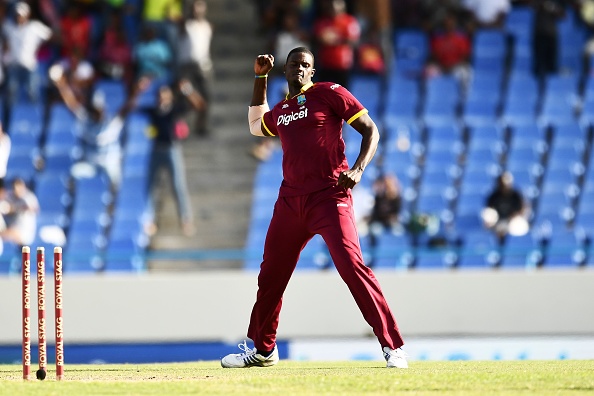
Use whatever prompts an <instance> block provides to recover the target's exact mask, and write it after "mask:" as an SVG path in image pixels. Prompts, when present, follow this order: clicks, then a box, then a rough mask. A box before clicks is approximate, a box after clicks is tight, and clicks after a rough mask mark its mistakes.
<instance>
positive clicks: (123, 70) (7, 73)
mask: <svg viewBox="0 0 594 396" xmlns="http://www.w3.org/2000/svg"><path fill="white" fill-rule="evenodd" d="M212 34H213V27H212V25H211V23H210V22H209V21H208V19H207V2H206V1H204V0H191V1H184V0H151V1H140V0H111V1H84V0H80V1H79V0H68V1H58V0H25V1H14V0H3V1H1V2H0V106H1V107H2V108H1V111H0V115H1V116H2V120H1V124H0V125H1V126H2V128H0V130H1V131H2V132H7V133H1V134H0V137H1V140H0V151H1V153H2V155H1V156H0V170H2V169H5V168H6V166H7V162H8V159H9V157H10V151H11V149H10V147H11V145H10V141H11V138H10V135H11V131H12V130H14V126H13V125H12V123H11V121H12V120H11V118H12V114H13V109H14V108H16V107H18V106H20V105H23V104H24V105H27V106H29V105H33V106H34V107H33V108H36V109H41V112H42V113H43V116H42V120H43V121H42V123H43V125H41V129H42V136H41V137H40V139H39V141H31V152H35V147H36V145H37V144H40V145H41V146H42V147H43V144H44V142H45V140H46V138H47V134H48V132H47V128H48V124H49V118H50V115H51V114H52V113H51V110H52V107H53V106H54V105H56V104H59V105H63V106H65V107H66V108H67V109H69V110H71V112H72V114H73V115H74V117H75V119H76V125H73V127H74V130H75V133H76V138H77V143H76V144H77V145H78V146H80V148H81V149H82V155H81V156H80V158H77V161H79V162H77V164H76V165H80V164H84V165H91V166H92V167H93V168H95V172H97V171H98V172H100V173H102V174H104V175H105V176H106V177H107V179H108V180H109V182H110V187H111V190H112V192H115V193H117V190H118V188H119V184H120V181H121V178H122V156H123V150H122V147H120V146H121V143H122V141H123V140H122V130H123V128H124V122H125V118H126V115H127V114H128V113H129V112H130V111H133V110H136V111H144V112H145V113H146V114H147V117H151V116H150V114H157V115H156V116H155V117H156V118H155V117H152V119H151V122H152V123H156V124H158V125H156V126H155V131H156V133H155V134H154V136H151V138H153V139H154V141H155V144H154V145H152V147H153V149H154V152H153V154H152V155H151V157H150V160H151V164H150V166H149V168H148V169H149V171H150V172H151V174H150V175H149V185H148V186H147V193H148V194H149V196H150V195H151V192H152V191H153V190H154V187H155V186H156V184H157V180H156V174H157V173H158V172H160V169H161V168H163V167H167V168H169V169H168V170H169V172H168V174H170V175H171V177H172V179H173V180H174V182H173V183H172V184H173V186H174V190H175V191H174V194H175V196H176V198H177V203H178V206H180V210H179V213H180V225H181V226H182V230H183V231H184V233H185V234H187V235H190V234H192V233H193V232H194V226H193V224H192V220H193V219H192V215H191V208H188V203H189V198H188V197H187V196H188V191H187V186H186V181H185V170H184V163H183V157H182V156H181V151H180V150H181V149H180V147H179V143H178V140H181V139H184V138H186V137H187V136H188V134H189V133H191V134H194V135H197V136H200V137H204V138H207V137H208V136H209V133H210V122H209V117H208V115H209V100H210V93H211V90H212V87H211V85H212V80H213V65H212V61H211V57H210V43H211V40H212ZM105 81H112V82H115V83H117V84H119V85H121V86H122V87H123V90H124V91H125V94H124V96H127V98H123V99H124V100H123V102H124V104H123V106H122V108H121V109H117V108H116V109H113V108H112V106H110V103H109V102H110V101H113V100H114V99H115V100H116V101H117V99H116V98H110V97H106V93H105V92H103V91H101V89H100V87H99V84H98V83H99V82H105ZM151 87H153V88H155V89H152V90H151V89H150V88H151ZM164 87H168V88H170V91H171V94H172V95H173V96H172V97H173V101H174V102H176V103H177V102H184V103H186V102H189V103H190V105H191V107H193V111H188V110H189V108H190V106H185V107H184V106H177V105H176V111H175V113H172V112H170V109H165V110H163V109H160V107H159V103H160V102H159V95H160V93H159V94H157V92H165V91H164V90H163V89H162V88H164ZM142 91H151V92H155V95H154V100H149V101H148V102H146V101H145V103H144V104H143V105H142V107H141V106H137V107H136V103H135V99H136V97H137V96H139V94H141V93H142ZM183 98H187V99H188V100H187V101H186V100H185V99H183ZM170 107H171V106H170ZM180 109H183V111H179V110H180ZM170 113H171V114H173V115H174V117H173V118H172V117H169V118H171V120H169V119H168V121H167V122H165V121H163V119H164V117H166V115H167V117H168V114H170ZM157 118H158V119H157ZM184 128H185V132H184V131H181V132H180V130H181V129H184ZM164 155H165V157H164ZM42 157H43V155H42ZM38 160H39V161H37V160H36V162H35V166H36V168H37V169H38V170H40V171H41V170H43V158H40V159H38ZM83 169H85V168H83V167H77V166H73V167H72V176H74V177H77V176H78V175H77V172H79V171H81V170H83ZM13 173H14V172H13ZM159 174H160V173H159ZM5 175H6V171H3V172H2V175H0V182H3V179H4V177H5ZM15 177H16V179H17V180H21V179H20V178H19V175H15V174H12V176H11V180H12V179H15ZM25 182H26V184H29V187H31V184H34V182H33V181H32V180H25ZM9 185H10V184H9V183H7V185H6V187H9ZM19 186H20V185H19ZM19 188H20V187H19ZM2 189H3V191H4V189H5V186H4V183H2ZM27 191H28V194H33V192H32V190H27ZM7 194H8V195H7V196H16V195H17V190H16V189H14V191H12V190H10V191H8V192H7ZM31 200H32V199H27V200H24V201H23V202H26V201H31ZM5 202H8V201H7V199H4V198H2V199H0V203H5ZM29 206H35V205H8V204H5V205H4V206H3V208H4V207H6V208H8V207H10V208H12V209H10V210H11V212H10V213H12V211H13V210H18V209H19V208H22V210H23V211H24V212H27V213H33V214H34V213H36V212H38V211H39V208H38V207H37V208H36V209H35V211H31V210H30V208H29ZM149 206H150V205H149ZM149 209H152V206H151V207H150V208H147V210H149ZM8 210H9V209H6V210H3V211H2V214H3V215H4V217H5V219H6V220H7V224H6V225H4V226H3V225H2V224H0V232H1V233H2V234H1V235H0V237H2V238H3V239H4V240H12V241H14V242H15V243H30V242H31V238H29V237H27V238H20V239H19V238H17V237H13V236H14V235H16V234H15V233H14V232H9V230H11V224H13V223H14V224H18V223H19V222H17V221H14V219H16V218H18V216H16V215H12V216H11V215H9V212H7V211H8ZM29 217H31V216H29ZM33 221H34V216H33ZM148 228H149V229H150V230H152V231H153V232H154V230H155V229H156V226H155V224H152V223H150V224H148ZM33 229H35V225H34V224H33Z"/></svg>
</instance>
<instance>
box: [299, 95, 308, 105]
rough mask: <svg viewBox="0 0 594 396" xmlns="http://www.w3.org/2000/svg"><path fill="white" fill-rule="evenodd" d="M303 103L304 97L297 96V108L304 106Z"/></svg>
mask: <svg viewBox="0 0 594 396" xmlns="http://www.w3.org/2000/svg"><path fill="white" fill-rule="evenodd" d="M305 101H306V99H305V95H299V96H297V104H298V105H299V106H301V105H303V104H305Z"/></svg>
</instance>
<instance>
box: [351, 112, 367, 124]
mask: <svg viewBox="0 0 594 396" xmlns="http://www.w3.org/2000/svg"><path fill="white" fill-rule="evenodd" d="M367 113H368V111H367V109H363V110H361V111H359V112H358V113H357V114H355V115H354V116H352V117H351V118H349V120H348V121H347V124H349V125H351V122H353V121H355V120H356V119H357V118H359V117H361V116H362V115H363V114H367Z"/></svg>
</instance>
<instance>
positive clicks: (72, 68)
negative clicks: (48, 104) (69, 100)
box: [50, 48, 95, 102]
mask: <svg viewBox="0 0 594 396" xmlns="http://www.w3.org/2000/svg"><path fill="white" fill-rule="evenodd" d="M69 53H70V55H69V56H68V57H66V58H62V59H61V60H60V61H58V62H56V63H55V64H54V65H53V66H52V67H53V68H54V70H58V69H59V70H60V71H61V73H62V74H63V75H64V77H65V79H66V80H67V82H68V84H69V85H70V88H71V89H72V92H73V93H74V95H75V96H76V97H77V99H78V100H79V101H81V102H84V101H85V99H86V98H87V97H89V95H90V93H91V91H92V88H93V84H94V82H95V68H94V67H93V64H92V63H91V62H89V61H88V60H87V59H85V57H84V55H83V51H82V50H80V49H78V48H72V49H70V51H69ZM52 96H55V93H54V95H50V97H51V98H52V99H54V98H53V97H52Z"/></svg>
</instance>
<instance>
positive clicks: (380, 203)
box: [368, 174, 402, 243]
mask: <svg viewBox="0 0 594 396" xmlns="http://www.w3.org/2000/svg"><path fill="white" fill-rule="evenodd" d="M373 190H374V195H375V200H374V204H373V209H372V210H371V213H370V216H369V220H368V222H369V230H370V231H371V238H372V243H374V242H375V237H377V236H378V235H380V234H381V233H383V232H384V231H389V232H392V231H394V230H395V228H396V227H397V226H398V224H399V222H398V216H399V215H400V209H401V208H402V195H401V189H400V182H399V181H398V178H397V177H396V176H395V175H392V174H384V175H380V176H379V177H378V178H377V180H376V181H375V182H374V183H373Z"/></svg>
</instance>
